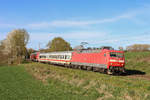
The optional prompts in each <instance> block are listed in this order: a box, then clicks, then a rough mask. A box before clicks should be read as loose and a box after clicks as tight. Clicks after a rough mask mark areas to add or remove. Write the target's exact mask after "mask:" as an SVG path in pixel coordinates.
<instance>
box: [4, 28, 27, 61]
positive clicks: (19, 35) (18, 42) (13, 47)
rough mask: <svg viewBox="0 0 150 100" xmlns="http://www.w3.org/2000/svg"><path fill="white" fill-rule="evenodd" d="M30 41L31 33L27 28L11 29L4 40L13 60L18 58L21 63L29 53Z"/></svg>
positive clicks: (6, 49)
mask: <svg viewBox="0 0 150 100" xmlns="http://www.w3.org/2000/svg"><path fill="white" fill-rule="evenodd" d="M28 41H29V34H28V32H27V31H26V30H25V29H15V30H13V31H11V32H10V33H9V34H8V36H7V37H6V40H5V41H4V46H5V51H4V52H6V53H7V54H8V55H9V57H10V59H11V61H14V60H17V63H21V61H22V59H23V58H24V57H25V55H26V54H27V49H26V45H27V43H28Z"/></svg>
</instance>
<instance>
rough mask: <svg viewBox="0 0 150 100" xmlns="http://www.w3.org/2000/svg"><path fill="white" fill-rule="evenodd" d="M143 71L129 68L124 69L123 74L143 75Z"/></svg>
mask: <svg viewBox="0 0 150 100" xmlns="http://www.w3.org/2000/svg"><path fill="white" fill-rule="evenodd" d="M145 74H146V73H145V72H142V71H140V70H131V69H126V74H125V76H129V75H145Z"/></svg>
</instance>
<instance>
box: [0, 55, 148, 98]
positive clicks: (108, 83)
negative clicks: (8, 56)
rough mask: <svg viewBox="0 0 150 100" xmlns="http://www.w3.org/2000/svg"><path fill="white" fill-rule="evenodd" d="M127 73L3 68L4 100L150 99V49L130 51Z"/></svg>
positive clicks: (1, 94)
mask: <svg viewBox="0 0 150 100" xmlns="http://www.w3.org/2000/svg"><path fill="white" fill-rule="evenodd" d="M125 56H126V68H127V75H126V76H112V75H106V74H101V73H98V72H92V71H84V70H78V69H69V68H64V67H58V66H53V65H48V64H40V63H27V64H22V65H19V66H1V67H0V100H150V52H134V53H133V52H128V53H126V54H125Z"/></svg>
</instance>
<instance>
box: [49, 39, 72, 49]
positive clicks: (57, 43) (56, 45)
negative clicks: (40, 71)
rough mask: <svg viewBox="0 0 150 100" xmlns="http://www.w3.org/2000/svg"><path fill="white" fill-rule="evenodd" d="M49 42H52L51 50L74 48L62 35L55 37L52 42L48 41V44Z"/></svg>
mask: <svg viewBox="0 0 150 100" xmlns="http://www.w3.org/2000/svg"><path fill="white" fill-rule="evenodd" d="M49 44H50V47H49V50H50V51H70V50H72V48H71V46H70V44H69V43H68V42H66V41H65V40H64V39H63V38H61V37H55V38H54V39H53V40H52V41H51V42H49V43H48V45H49Z"/></svg>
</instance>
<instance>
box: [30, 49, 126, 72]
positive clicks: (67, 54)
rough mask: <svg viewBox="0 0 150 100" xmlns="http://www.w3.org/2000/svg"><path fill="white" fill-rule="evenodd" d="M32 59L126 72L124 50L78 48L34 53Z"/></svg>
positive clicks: (63, 64) (88, 68)
mask: <svg viewBox="0 0 150 100" xmlns="http://www.w3.org/2000/svg"><path fill="white" fill-rule="evenodd" d="M30 60H32V61H37V62H42V63H49V64H55V65H61V66H65V67H68V68H78V69H85V70H93V71H98V72H103V73H107V74H116V73H118V74H122V73H125V57H124V52H123V51H118V50H114V49H110V48H107V47H104V48H102V49H94V50H93V49H89V50H76V51H64V52H50V53H40V52H36V53H32V54H31V55H30Z"/></svg>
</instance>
